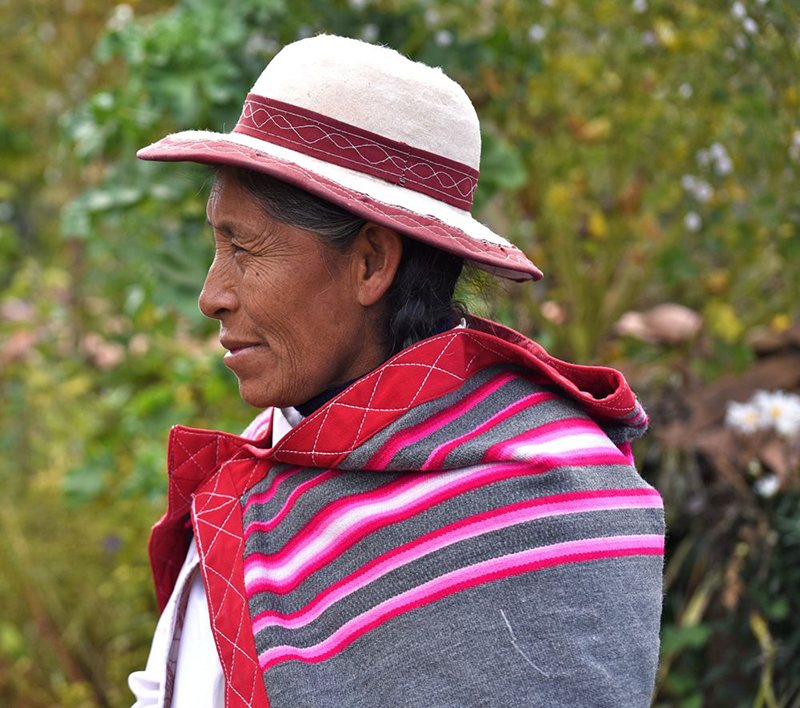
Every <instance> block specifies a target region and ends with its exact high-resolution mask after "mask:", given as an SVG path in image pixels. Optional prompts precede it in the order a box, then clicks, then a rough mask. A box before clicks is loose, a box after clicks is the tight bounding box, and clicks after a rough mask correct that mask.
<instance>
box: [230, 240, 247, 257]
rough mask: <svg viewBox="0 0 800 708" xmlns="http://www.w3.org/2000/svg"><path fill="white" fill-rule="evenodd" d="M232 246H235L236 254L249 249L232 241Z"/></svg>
mask: <svg viewBox="0 0 800 708" xmlns="http://www.w3.org/2000/svg"><path fill="white" fill-rule="evenodd" d="M231 246H232V247H233V253H234V255H238V254H239V253H247V252H248V251H247V250H246V249H244V248H242V247H241V246H240V245H239V244H238V243H232V244H231Z"/></svg>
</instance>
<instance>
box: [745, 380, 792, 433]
mask: <svg viewBox="0 0 800 708" xmlns="http://www.w3.org/2000/svg"><path fill="white" fill-rule="evenodd" d="M752 402H753V404H754V405H755V406H756V408H757V409H758V410H759V413H760V415H761V427H762V428H774V429H775V430H776V431H777V432H778V433H779V434H781V435H785V436H786V437H790V436H793V435H796V434H797V433H798V432H800V396H798V395H797V394H794V393H786V391H757V392H756V393H755V395H754V396H753V398H752Z"/></svg>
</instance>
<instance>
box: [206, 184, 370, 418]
mask: <svg viewBox="0 0 800 708" xmlns="http://www.w3.org/2000/svg"><path fill="white" fill-rule="evenodd" d="M207 214H208V221H209V223H210V224H211V226H212V227H213V229H214V240H215V245H216V250H215V255H214V262H213V263H212V264H211V267H210V268H209V271H208V276H207V277H206V282H205V285H204V286H203V291H202V293H201V294H200V300H199V305H200V310H201V311H202V312H203V314H204V315H205V316H206V317H210V318H212V319H217V320H219V321H220V341H221V343H222V345H223V346H224V347H225V348H226V349H227V350H228V353H227V354H226V355H225V364H226V365H227V366H228V368H229V369H231V371H233V373H234V374H236V376H237V378H238V379H239V392H240V393H241V396H242V398H243V399H244V400H245V401H247V402H248V403H250V404H251V405H253V406H257V407H259V408H265V407H267V406H281V407H285V406H291V405H297V404H300V403H303V402H305V401H307V400H309V399H310V398H312V397H313V396H315V395H317V394H318V393H321V392H322V391H324V390H325V389H327V388H329V387H331V386H334V385H337V384H341V383H345V382H346V381H349V380H350V379H353V378H356V377H357V376H360V375H361V374H364V373H366V372H367V371H370V370H371V369H373V368H375V366H377V365H378V364H380V362H381V361H382V357H381V356H380V353H379V347H378V345H377V343H376V342H375V338H374V337H372V336H370V332H371V331H372V328H371V327H370V324H369V322H370V318H369V317H368V312H367V309H368V308H365V307H363V306H362V305H361V304H360V303H359V301H358V299H357V295H356V292H355V287H354V284H353V273H354V268H353V267H352V263H351V260H352V259H351V257H349V256H347V255H345V256H342V255H341V254H338V253H336V252H334V251H332V250H330V249H328V248H326V247H325V246H323V245H322V243H321V242H320V240H319V239H318V237H316V236H314V235H312V234H311V233H309V232H308V231H304V230H302V229H299V228H296V227H293V226H287V225H286V224H283V223H281V222H278V221H275V220H274V219H272V218H270V217H268V216H267V215H266V214H265V213H264V212H263V211H262V209H261V208H260V207H259V206H258V204H257V202H256V201H255V200H254V199H253V197H252V196H251V195H250V193H249V192H247V190H246V189H244V188H243V187H242V186H241V185H240V184H239V182H238V181H237V180H236V179H235V177H234V175H233V174H232V173H231V172H228V171H225V170H223V171H221V172H220V173H219V175H218V177H217V179H216V181H215V183H214V187H213V189H212V192H211V196H210V198H209V200H208V208H207Z"/></svg>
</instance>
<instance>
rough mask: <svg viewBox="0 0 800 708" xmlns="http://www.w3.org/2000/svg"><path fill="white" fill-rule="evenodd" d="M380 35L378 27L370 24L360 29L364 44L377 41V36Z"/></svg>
mask: <svg viewBox="0 0 800 708" xmlns="http://www.w3.org/2000/svg"><path fill="white" fill-rule="evenodd" d="M379 34H380V29H378V25H376V24H374V23H372V22H370V23H369V24H368V25H364V26H363V27H362V28H361V39H363V40H364V41H365V42H369V43H370V44H372V42H374V41H375V40H376V39H378V35H379Z"/></svg>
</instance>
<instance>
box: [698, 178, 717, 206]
mask: <svg viewBox="0 0 800 708" xmlns="http://www.w3.org/2000/svg"><path fill="white" fill-rule="evenodd" d="M693 194H694V198H695V199H696V200H697V201H698V202H703V203H704V204H705V203H706V202H709V201H711V197H713V196H714V188H713V187H712V186H711V185H710V184H709V183H708V182H706V181H705V180H702V179H701V180H699V181H698V182H697V184H695V186H694V190H693Z"/></svg>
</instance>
